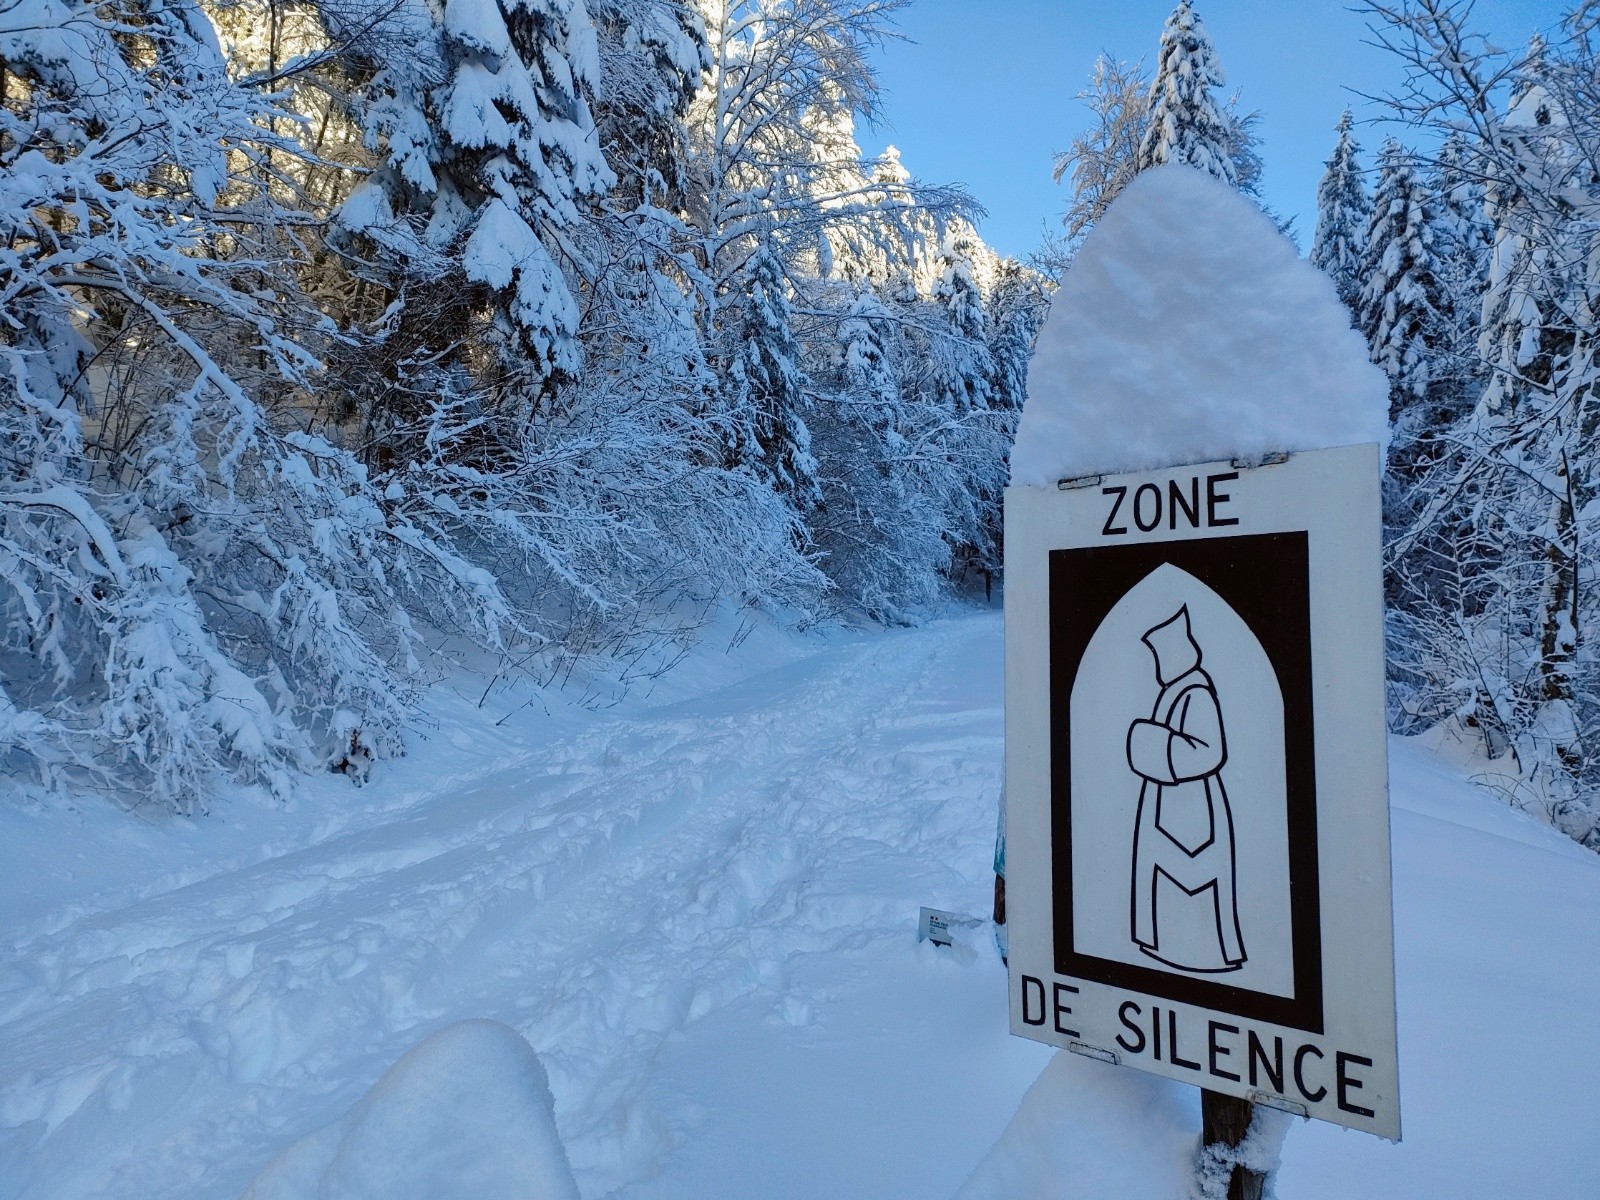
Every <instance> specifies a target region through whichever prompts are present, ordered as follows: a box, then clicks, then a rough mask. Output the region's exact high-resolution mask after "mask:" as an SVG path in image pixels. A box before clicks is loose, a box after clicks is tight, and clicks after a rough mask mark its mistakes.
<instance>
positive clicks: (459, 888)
mask: <svg viewBox="0 0 1600 1200" xmlns="http://www.w3.org/2000/svg"><path fill="white" fill-rule="evenodd" d="M999 632H1000V631H999V622H998V620H997V619H989V620H977V621H974V620H960V619H955V620H947V621H944V622H940V623H937V624H935V625H934V626H932V627H928V628H924V629H922V630H918V631H914V632H908V633H888V634H883V633H879V634H873V635H868V636H865V637H861V638H853V637H852V638H848V639H845V640H844V644H842V645H840V644H834V645H831V646H829V648H827V649H824V650H823V651H821V652H820V653H812V654H810V655H808V656H806V657H804V658H801V659H799V660H798V661H796V662H792V663H790V664H788V665H785V666H781V667H778V668H775V669H771V670H768V671H766V672H764V673H762V674H760V675H757V676H755V677H753V678H751V679H748V680H746V681H744V682H742V683H737V684H734V685H732V686H728V687H724V688H722V689H721V690H719V691H715V692H712V693H711V694H709V695H705V696H701V697H697V698H694V699H690V700H686V701H680V702H677V703H672V704H666V705H661V706H657V707H654V708H646V709H643V710H642V711H637V712H633V713H630V714H628V715H620V716H618V715H600V716H593V717H591V718H590V719H588V720H587V721H581V722H579V723H577V724H576V725H573V724H572V723H570V722H569V723H567V725H566V726H564V727H563V728H564V729H567V730H570V731H567V732H562V733H561V734H559V735H558V736H556V737H554V738H553V739H552V740H551V741H550V742H549V743H548V744H545V745H542V746H538V747H537V748H535V749H531V750H527V751H525V752H523V753H521V754H520V755H519V756H517V757H515V758H513V759H512V760H511V761H505V760H504V759H502V760H501V761H499V762H495V763H493V764H492V765H491V767H490V768H489V769H488V770H486V771H484V772H482V773H479V774H478V775H477V776H476V777H472V776H471V775H470V773H469V774H467V775H464V776H462V777H459V778H456V779H454V780H451V781H450V782H449V783H447V784H443V785H442V787H443V789H444V790H445V793H446V794H443V795H440V796H436V797H435V798H434V800H433V801H429V802H423V803H412V804H405V805H399V806H395V807H391V808H390V809H388V810H387V813H386V816H385V818H384V819H383V820H382V821H381V822H378V823H376V824H374V823H373V822H372V821H368V822H367V823H366V826H365V827H361V828H356V827H354V825H355V824H356V823H352V824H351V825H349V826H347V828H346V829H345V831H344V832H338V833H333V834H332V835H331V836H327V837H326V838H325V840H322V841H320V842H316V843H314V844H311V845H305V846H301V847H299V848H293V849H287V850H284V851H283V852H281V853H275V854H274V855H273V856H272V857H270V858H268V859H266V860H265V861H261V862H257V863H254V864H250V865H243V866H238V865H234V866H229V867H226V868H224V869H219V870H216V871H215V872H214V873H211V874H205V873H204V872H191V873H190V874H191V875H198V876H199V877H198V878H191V879H189V881H188V882H182V881H179V882H176V883H174V884H172V885H170V886H154V887H151V888H149V889H148V890H147V892H146V894H142V895H136V896H133V897H127V896H120V897H117V898H116V900H115V901H114V902H113V903H111V904H109V905H107V904H104V903H80V904H77V905H74V906H68V908H67V909H65V910H64V911H65V912H66V914H67V915H66V916H65V917H63V916H62V915H61V913H59V912H58V913H56V914H54V915H47V916H45V917H44V918H41V919H38V920H35V921H33V922H32V923H31V925H29V926H26V927H24V928H23V929H21V930H20V931H17V930H12V931H8V935H7V940H6V943H5V954H4V958H3V959H0V1181H6V1182H5V1186H3V1187H0V1191H4V1192H5V1193H6V1194H7V1195H11V1196H15V1197H16V1200H44V1198H47V1197H48V1198H67V1197H74V1198H76V1197H88V1196H94V1197H106V1198H108V1200H110V1198H115V1197H140V1198H144V1197H156V1196H160V1197H167V1198H171V1200H180V1198H182V1197H228V1196H235V1195H237V1194H238V1192H239V1191H241V1190H242V1189H243V1187H244V1186H245V1184H246V1183H248V1181H249V1180H250V1178H251V1177H252V1176H253V1175H254V1173H255V1172H256V1171H257V1170H258V1169H259V1168H260V1167H261V1166H262V1165H263V1164H264V1163H265V1162H266V1161H267V1160H268V1159H269V1158H271V1156H272V1155H273V1154H274V1153H275V1152H276V1151H277V1150H278V1149H279V1148H281V1147H282V1146H283V1145H285V1144H287V1143H288V1142H289V1141H291V1140H293V1139H294V1138H296V1137H298V1136H300V1135H302V1134H304V1133H306V1132H308V1131H309V1130H310V1129H312V1128H315V1127H316V1126H318V1125H320V1124H323V1123H325V1122H327V1121H329V1120H332V1119H334V1118H336V1117H337V1116H338V1115H339V1114H340V1113H341V1112H342V1111H343V1110H344V1108H345V1107H346V1106H347V1105H348V1104H349V1103H350V1102H351V1101H352V1100H353V1099H355V1098H356V1097H357V1096H359V1095H360V1094H361V1092H362V1091H363V1090H364V1089H365V1088H366V1087H367V1086H369V1085H370V1084H371V1083H372V1081H373V1080H374V1079H376V1078H377V1076H378V1075H379V1074H381V1073H382V1071H383V1069H384V1068H385V1067H387V1066H388V1065H389V1064H390V1063H391V1062H393V1061H394V1060H395V1059H397V1058H398V1057H399V1056H400V1055H401V1054H402V1053H404V1051H405V1050H407V1049H408V1048H409V1047H410V1046H411V1045H413V1044H414V1043H416V1042H417V1041H418V1040H419V1039H420V1038H421V1037H422V1036H423V1035H424V1034H425V1033H426V1032H428V1031H429V1030H431V1029H434V1028H437V1027H438V1026H440V1025H442V1024H445V1023H447V1022H449V1021H452V1020H456V1019H460V1018H463V1017H491V1018H495V1019H498V1020H502V1021H506V1022H508V1023H510V1024H512V1025H514V1026H515V1027H516V1028H518V1029H519V1030H521V1031H522V1032H523V1033H524V1034H525V1035H526V1036H527V1037H528V1038H529V1040H530V1041H531V1042H532V1043H533V1044H534V1046H535V1047H536V1048H537V1049H538V1051H539V1052H540V1055H541V1057H542V1058H543V1059H544V1062H545V1064H546V1067H547V1068H548V1070H549V1072H550V1077H551V1084H552V1087H553V1090H554V1092H555V1096H556V1099H557V1111H558V1117H559V1120H560V1124H561V1128H562V1133H563V1136H564V1138H565V1139H566V1142H567V1145H568V1150H569V1153H570V1155H571V1158H572V1160H573V1166H574V1168H575V1170H576V1171H577V1174H578V1178H579V1181H580V1184H581V1185H582V1190H583V1193H584V1195H585V1196H598V1195H604V1194H605V1193H607V1192H609V1191H612V1190H614V1189H616V1188H618V1187H621V1186H623V1185H625V1184H628V1183H630V1182H633V1181H636V1180H638V1179H640V1178H642V1177H646V1176H648V1175H649V1174H651V1173H652V1171H653V1170H654V1168H655V1165H656V1164H657V1163H658V1162H659V1160H660V1159H661V1156H662V1155H663V1154H664V1153H666V1152H668V1151H669V1150H670V1149H671V1148H672V1147H673V1146H674V1144H675V1143H676V1142H677V1141H678V1140H680V1138H681V1136H682V1135H683V1133H684V1129H685V1125H686V1122H689V1123H692V1119H693V1116H692V1113H685V1112H673V1111H667V1110H664V1109H663V1108H662V1107H661V1106H660V1103H659V1102H653V1101H652V1099H651V1098H650V1097H649V1096H646V1095H645V1092H646V1090H647V1088H648V1084H649V1078H650V1069H651V1064H652V1062H653V1060H654V1059H655V1058H656V1056H657V1055H658V1054H659V1053H660V1052H661V1049H662V1047H663V1045H664V1044H665V1042H666V1041H667V1039H668V1038H669V1036H670V1035H671V1034H672V1033H673V1032H674V1031H676V1030H679V1029H681V1028H683V1027H684V1026H686V1025H688V1024H689V1023H691V1022H694V1021H696V1020H697V1019H699V1018H701V1017H704V1016H706V1015H707V1014H710V1013H713V1012H715V1011H717V1010H719V1009H721V1008H723V1007H724V1006H726V1005H729V1004H731V1003H733V1002H734V1001H736V1000H737V1001H743V1002H745V1003H749V1002H751V1000H752V999H754V1000H756V1001H759V1002H761V1003H768V1004H770V1018H769V1019H773V1020H778V1021H782V1022H787V1023H789V1024H791V1025H805V1024H807V1023H808V1022H810V1021H811V1020H812V1019H813V1016H814V1013H815V1010H816V1007H817V1006H818V1005H819V1004H820V1003H823V1002H825V1001H826V1000H827V999H828V996H827V995H826V994H824V993H821V992H817V991H813V990H808V987H807V985H804V984H802V983H798V982H796V981H795V980H794V979H793V978H792V974H793V970H792V968H793V967H794V966H796V965H797V964H800V963H803V962H804V961H805V960H806V959H807V958H808V957H809V956H838V955H849V954H851V953H853V952H861V951H864V950H867V949H868V948H869V947H871V946H872V945H873V944H874V943H876V942H879V941H880V940H881V939H886V938H896V939H905V938H907V937H908V932H909V929H910V928H911V923H912V922H914V919H915V913H916V905H917V903H919V902H928V903H934V904H939V905H941V906H944V907H965V908H966V909H968V910H970V911H982V910H983V905H984V903H985V901H986V898H987V889H988V884H989V878H988V876H987V866H988V850H989V844H988V843H989V839H990V837H991V836H992V823H991V822H992V813H993V802H994V798H995V797H996V795H997V793H998V788H999V769H1000V767H999V764H1000V744H1001V710H1000V708H999V706H998V700H999V687H998V682H997V680H998V675H999V645H998V643H999ZM974 658H977V659H981V660H984V661H985V662H987V663H988V664H989V665H988V666H986V667H984V668H982V669H981V671H980V673H983V672H992V674H993V675H994V676H995V678H996V683H995V685H994V686H993V687H989V686H985V687H982V688H979V689H975V690H974V691H973V692H972V693H971V694H962V693H963V692H964V690H965V689H963V688H962V687H961V684H962V683H963V682H964V681H966V680H967V679H968V678H969V677H970V675H971V674H972V667H971V665H970V664H971V662H972V660H973V659H974ZM410 769H411V768H410V767H409V766H408V764H407V763H406V762H401V763H399V764H396V765H395V766H394V767H392V768H390V774H389V776H388V777H387V781H385V780H380V781H379V782H378V783H377V784H375V785H374V788H378V789H381V788H384V787H393V788H396V789H399V790H404V789H405V788H408V787H409V788H411V789H413V791H416V780H415V779H414V778H409V777H408V771H409V770H410ZM425 790H426V789H424V791H425ZM980 797H981V798H982V801H983V802H982V803H974V800H975V799H978V798H980ZM957 864H960V865H962V866H964V867H966V868H967V872H966V873H965V874H963V873H962V871H960V870H958V869H957Z"/></svg>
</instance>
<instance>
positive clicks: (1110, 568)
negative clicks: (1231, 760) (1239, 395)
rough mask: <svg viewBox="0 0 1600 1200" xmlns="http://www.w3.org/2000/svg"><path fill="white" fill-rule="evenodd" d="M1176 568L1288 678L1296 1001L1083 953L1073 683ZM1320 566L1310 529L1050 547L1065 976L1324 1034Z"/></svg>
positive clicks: (1061, 966)
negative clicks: (1075, 879) (1115, 624)
mask: <svg viewBox="0 0 1600 1200" xmlns="http://www.w3.org/2000/svg"><path fill="white" fill-rule="evenodd" d="M1166 563H1171V564H1172V565H1173V566H1175V567H1177V568H1179V569H1180V570H1183V571H1187V572H1188V573H1189V574H1190V575H1193V576H1194V577H1195V578H1196V579H1198V580H1200V581H1201V582H1202V583H1204V584H1205V585H1206V586H1207V587H1209V588H1210V589H1211V590H1212V591H1214V592H1216V593H1217V595H1219V596H1221V597H1222V599H1223V600H1225V601H1226V602H1227V603H1228V604H1229V605H1230V606H1231V607H1232V608H1233V610H1234V611H1235V612H1236V613H1238V614H1239V616H1240V618H1241V619H1242V620H1243V621H1244V623H1245V624H1246V625H1248V626H1249V627H1250V631H1251V632H1252V633H1253V634H1254V635H1255V637H1256V639H1257V640H1258V641H1259V642H1260V643H1261V646H1262V648H1263V649H1264V650H1265V651H1266V653H1267V657H1268V659H1269V660H1270V661H1271V662H1272V665H1273V669H1274V670H1275V671H1276V672H1277V676H1278V687H1279V689H1280V690H1281V692H1282V694H1283V720H1284V731H1283V732H1284V759H1285V771H1286V775H1287V778H1286V780H1285V785H1286V794H1287V800H1288V836H1289V908H1290V913H1289V928H1290V938H1291V941H1292V943H1293V947H1294V995H1293V997H1289V998H1286V997H1283V996H1275V995H1272V994H1270V993H1267V992H1257V991H1252V990H1250V989H1248V988H1242V987H1238V986H1235V985H1232V984H1226V983H1221V982H1219V981H1218V980H1216V979H1204V978H1197V977H1194V976H1190V975H1179V974H1174V973H1169V972H1166V971H1161V970H1156V969H1154V968H1152V967H1143V966H1136V965H1133V964H1130V963H1122V962H1116V961H1114V960H1112V959H1106V958H1098V957H1095V956H1094V955H1089V954H1080V953H1078V951H1077V950H1076V948H1075V947H1074V945H1073V923H1072V736H1071V735H1072V729H1071V721H1072V716H1071V704H1070V699H1071V696H1072V685H1073V682H1074V680H1076V678H1077V675H1078V668H1079V667H1080V666H1081V665H1082V662H1083V655H1084V652H1085V651H1086V650H1087V649H1088V646H1089V639H1090V638H1092V637H1093V636H1094V633H1095V630H1097V629H1099V627H1100V623H1101V622H1102V621H1103V620H1104V619H1105V617H1106V615H1107V614H1108V613H1109V612H1110V611H1111V609H1112V608H1113V607H1114V606H1115V605H1116V603H1117V602H1118V601H1119V600H1121V599H1122V597H1123V596H1125V595H1127V593H1128V592H1129V591H1130V590H1132V589H1133V587H1135V586H1136V585H1137V584H1138V583H1139V582H1140V581H1141V580H1143V579H1144V578H1145V577H1146V576H1147V575H1149V574H1150V573H1151V572H1152V571H1154V570H1156V569H1157V568H1158V567H1160V566H1162V565H1163V564H1166ZM1309 565H1310V558H1309V550H1308V543H1307V537H1306V534H1305V533H1304V532H1303V531H1298V532H1289V533H1261V534H1245V535H1241V536H1237V537H1212V538H1200V539H1191V540H1187V541H1171V542H1141V543H1132V544H1129V543H1122V544H1118V545H1111V546H1085V547H1081V548H1078V549H1073V550H1052V551H1050V790H1051V805H1050V807H1051V858H1052V869H1053V876H1054V877H1053V880H1052V891H1053V894H1054V910H1055V968H1056V973H1057V974H1059V975H1067V976H1073V977H1076V978H1079V979H1087V980H1091V981H1093V982H1095V983H1103V984H1108V985H1110V986H1112V987H1120V988H1124V989H1126V990H1128V991H1132V992H1139V993H1142V994H1144V995H1147V996H1152V997H1157V998H1161V999H1166V1000H1176V1001H1179V1002H1181V1003H1185V1004H1193V1005H1195V1006H1197V1007H1200V1008H1209V1009H1212V1010H1213V1011H1216V1012H1222V1013H1231V1014H1233V1015H1235V1016H1239V1017H1244V1018H1246V1019H1250V1020H1259V1021H1270V1022H1272V1023H1273V1024H1276V1025H1285V1026H1288V1027H1290V1028H1292V1029H1303V1030H1305V1031H1306V1032H1308V1033H1322V1032H1323V1005H1322V913H1321V907H1322V906H1321V893H1320V888H1319V886H1318V866H1317V772H1316V758H1315V754H1316V747H1315V741H1314V737H1313V726H1312V691H1311V591H1310V576H1309Z"/></svg>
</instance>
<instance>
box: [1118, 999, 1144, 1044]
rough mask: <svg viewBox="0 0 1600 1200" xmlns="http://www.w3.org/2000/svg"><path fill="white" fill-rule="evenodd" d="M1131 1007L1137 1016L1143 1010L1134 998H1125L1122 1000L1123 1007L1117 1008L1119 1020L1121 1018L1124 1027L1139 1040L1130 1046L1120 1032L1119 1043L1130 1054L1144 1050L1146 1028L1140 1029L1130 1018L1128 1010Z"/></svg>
mask: <svg viewBox="0 0 1600 1200" xmlns="http://www.w3.org/2000/svg"><path fill="white" fill-rule="evenodd" d="M1130 1009H1132V1010H1133V1015H1134V1016H1136V1017H1137V1016H1140V1015H1141V1014H1142V1011H1143V1010H1141V1009H1140V1007H1139V1006H1138V1005H1137V1004H1135V1003H1134V1002H1133V1001H1132V1000H1124V1001H1123V1002H1122V1007H1121V1008H1119V1009H1117V1017H1118V1019H1119V1020H1121V1022H1122V1026H1123V1028H1124V1029H1126V1030H1127V1031H1128V1032H1129V1033H1131V1034H1133V1036H1134V1037H1136V1038H1138V1039H1139V1040H1138V1041H1137V1042H1135V1043H1134V1044H1133V1045H1131V1046H1130V1045H1128V1043H1127V1042H1125V1041H1123V1040H1122V1034H1120V1033H1119V1034H1117V1045H1119V1046H1121V1047H1122V1048H1123V1049H1124V1050H1126V1051H1127V1052H1128V1053H1129V1054H1139V1053H1141V1052H1143V1050H1144V1030H1142V1029H1140V1028H1139V1027H1138V1026H1137V1025H1135V1024H1134V1023H1133V1022H1132V1021H1130V1020H1129V1019H1128V1011H1129V1010H1130Z"/></svg>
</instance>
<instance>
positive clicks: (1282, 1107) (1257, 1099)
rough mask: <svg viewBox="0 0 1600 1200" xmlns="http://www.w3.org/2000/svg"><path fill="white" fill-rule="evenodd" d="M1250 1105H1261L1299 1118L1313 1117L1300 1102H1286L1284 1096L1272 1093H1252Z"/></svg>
mask: <svg viewBox="0 0 1600 1200" xmlns="http://www.w3.org/2000/svg"><path fill="white" fill-rule="evenodd" d="M1250 1103H1251V1104H1259V1105H1261V1106H1262V1107H1263V1108H1275V1109H1277V1110H1278V1111H1279V1112H1286V1113H1291V1114H1293V1115H1294V1116H1297V1117H1308V1118H1309V1117H1310V1116H1311V1114H1310V1113H1309V1112H1307V1111H1306V1106H1305V1105H1304V1104H1301V1103H1300V1102H1299V1101H1298V1100H1286V1099H1284V1098H1283V1097H1282V1096H1279V1095H1276V1094H1274V1093H1272V1092H1251V1093H1250Z"/></svg>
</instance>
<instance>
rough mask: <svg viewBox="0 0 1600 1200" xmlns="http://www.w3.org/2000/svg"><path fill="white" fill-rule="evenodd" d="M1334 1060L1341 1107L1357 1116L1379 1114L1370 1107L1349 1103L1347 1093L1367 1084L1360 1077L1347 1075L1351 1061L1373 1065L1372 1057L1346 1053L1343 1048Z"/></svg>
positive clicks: (1366, 1065) (1365, 1065) (1364, 1065)
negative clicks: (1347, 1068)
mask: <svg viewBox="0 0 1600 1200" xmlns="http://www.w3.org/2000/svg"><path fill="white" fill-rule="evenodd" d="M1333 1061H1334V1079H1336V1080H1337V1081H1338V1084H1339V1107H1340V1108H1342V1109H1344V1111H1345V1112H1347V1113H1355V1114H1356V1115H1357V1116H1362V1117H1375V1116H1377V1115H1378V1114H1377V1113H1376V1112H1374V1111H1373V1110H1372V1109H1370V1108H1362V1107H1361V1106H1360V1105H1359V1104H1351V1103H1349V1101H1348V1097H1347V1095H1346V1093H1348V1092H1350V1091H1353V1090H1355V1091H1358V1090H1360V1089H1361V1088H1362V1087H1364V1086H1365V1085H1364V1084H1363V1083H1362V1082H1361V1081H1360V1080H1359V1079H1356V1078H1354V1077H1352V1076H1350V1075H1347V1074H1346V1073H1345V1068H1346V1067H1347V1066H1349V1065H1350V1064H1351V1063H1360V1064H1361V1065H1362V1066H1363V1067H1370V1066H1371V1065H1372V1060H1371V1059H1370V1058H1362V1057H1361V1055H1359V1054H1346V1053H1345V1052H1344V1051H1343V1050H1340V1051H1338V1052H1337V1053H1336V1054H1334V1056H1333Z"/></svg>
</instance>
